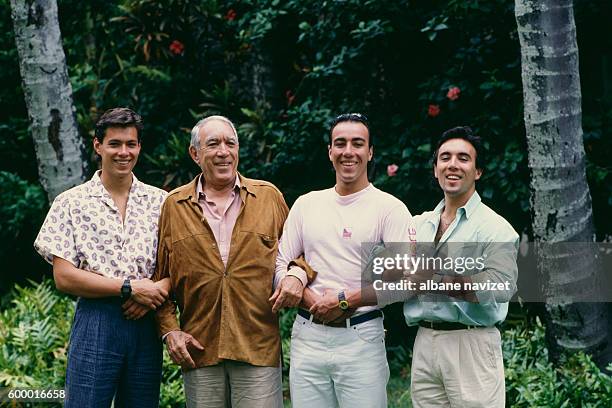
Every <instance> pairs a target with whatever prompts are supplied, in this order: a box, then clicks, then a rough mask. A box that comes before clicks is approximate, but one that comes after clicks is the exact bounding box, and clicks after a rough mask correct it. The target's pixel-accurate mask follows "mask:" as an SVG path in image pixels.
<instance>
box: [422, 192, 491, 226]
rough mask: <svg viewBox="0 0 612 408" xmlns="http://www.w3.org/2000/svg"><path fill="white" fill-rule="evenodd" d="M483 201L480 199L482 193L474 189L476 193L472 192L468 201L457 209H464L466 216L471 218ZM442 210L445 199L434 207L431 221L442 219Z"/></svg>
mask: <svg viewBox="0 0 612 408" xmlns="http://www.w3.org/2000/svg"><path fill="white" fill-rule="evenodd" d="M481 201H482V200H481V199H480V195H479V194H478V192H477V191H474V194H472V196H471V197H470V199H469V200H468V201H467V203H465V204H464V205H463V206H461V207H459V208H458V209H457V211H459V210H463V213H464V214H465V218H466V219H469V218H470V217H471V216H472V214H474V211H476V208H478V205H479V204H480V203H481ZM442 210H444V199H442V201H440V202H439V203H438V205H436V208H434V210H433V212H432V218H431V219H430V220H429V222H432V223H434V224H435V223H436V222H437V220H439V219H440V215H441V214H442Z"/></svg>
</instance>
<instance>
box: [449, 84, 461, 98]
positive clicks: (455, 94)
mask: <svg viewBox="0 0 612 408" xmlns="http://www.w3.org/2000/svg"><path fill="white" fill-rule="evenodd" d="M460 93H461V89H459V88H458V87H456V86H453V87H451V88H448V92H447V93H446V97H447V98H448V99H450V100H451V101H456V100H457V99H459V94H460Z"/></svg>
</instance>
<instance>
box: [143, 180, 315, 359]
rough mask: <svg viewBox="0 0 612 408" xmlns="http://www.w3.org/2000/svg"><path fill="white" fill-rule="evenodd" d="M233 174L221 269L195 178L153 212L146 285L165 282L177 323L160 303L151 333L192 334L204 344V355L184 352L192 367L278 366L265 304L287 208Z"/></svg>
mask: <svg viewBox="0 0 612 408" xmlns="http://www.w3.org/2000/svg"><path fill="white" fill-rule="evenodd" d="M238 176H239V177H240V186H241V187H240V198H241V200H242V204H241V208H240V213H239V215H238V218H237V220H236V224H235V226H234V229H233V232H232V237H231V245H230V252H229V257H228V260H227V267H225V266H224V265H223V261H222V260H221V255H220V253H219V249H218V246H217V243H216V241H215V237H214V235H213V232H212V230H211V228H210V226H209V225H208V222H207V221H206V218H204V217H203V216H202V210H201V209H200V207H199V205H198V197H197V196H196V183H197V181H198V179H199V178H198V177H196V178H195V180H193V181H192V182H191V183H189V184H186V185H184V186H182V187H179V188H177V189H176V190H174V191H172V192H170V194H169V195H168V198H167V199H166V201H165V203H164V205H163V207H162V211H161V216H160V223H159V234H160V235H159V249H158V254H157V263H158V264H157V269H156V272H155V275H154V277H153V279H154V280H160V279H163V278H165V277H168V276H169V277H170V282H171V288H172V289H171V291H172V296H173V297H174V299H175V301H176V305H178V308H179V311H180V323H177V319H176V307H175V304H174V303H173V302H172V301H166V302H165V303H164V304H163V305H162V306H161V307H160V308H159V309H158V311H157V315H156V317H157V322H158V326H159V332H160V335H163V334H165V333H168V332H170V331H172V330H183V331H185V332H187V333H189V334H191V335H192V336H194V337H195V338H196V339H197V340H198V341H199V342H200V343H201V344H202V345H203V346H204V351H198V350H196V349H190V353H191V355H192V358H193V360H194V361H195V363H196V366H197V367H203V366H209V365H214V364H217V363H218V362H220V361H221V360H223V359H230V360H236V361H242V362H246V363H250V364H253V365H257V366H278V365H279V359H280V336H279V330H278V318H277V316H276V315H275V314H274V313H272V308H271V306H270V304H269V303H268V298H269V297H270V296H271V294H272V284H273V279H274V267H275V260H276V253H277V249H278V239H279V237H280V235H281V232H282V229H283V223H284V222H285V219H286V218H287V214H288V212H289V210H288V208H287V204H285V200H284V198H283V195H282V194H281V192H280V191H279V190H278V189H277V188H276V187H275V186H274V185H272V184H271V183H268V182H266V181H261V180H253V179H248V178H245V177H242V176H241V175H238ZM309 272H311V271H309Z"/></svg>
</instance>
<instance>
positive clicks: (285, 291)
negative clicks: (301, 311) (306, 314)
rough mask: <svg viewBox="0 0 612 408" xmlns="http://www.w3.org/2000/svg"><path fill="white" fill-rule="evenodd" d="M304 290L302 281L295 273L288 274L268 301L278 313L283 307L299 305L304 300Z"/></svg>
mask: <svg viewBox="0 0 612 408" xmlns="http://www.w3.org/2000/svg"><path fill="white" fill-rule="evenodd" d="M303 292H304V286H303V285H302V281H301V280H299V279H298V278H297V277H295V276H293V275H287V276H285V277H284V278H283V279H282V280H281V281H280V283H279V284H278V286H277V287H276V290H275V291H274V293H273V294H272V296H271V297H270V299H268V302H270V303H271V304H272V311H273V312H274V313H276V312H278V311H279V310H280V309H282V308H283V307H296V306H298V305H299V304H300V302H301V301H302V293H303Z"/></svg>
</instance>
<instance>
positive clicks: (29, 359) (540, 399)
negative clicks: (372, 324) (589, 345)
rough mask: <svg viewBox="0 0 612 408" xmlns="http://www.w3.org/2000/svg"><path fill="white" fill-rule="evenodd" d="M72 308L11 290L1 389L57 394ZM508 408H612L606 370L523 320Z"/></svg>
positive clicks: (41, 288) (50, 293) (399, 370)
mask: <svg viewBox="0 0 612 408" xmlns="http://www.w3.org/2000/svg"><path fill="white" fill-rule="evenodd" d="M73 309H74V302H73V300H72V299H71V298H70V297H68V296H65V295H62V294H60V293H58V292H57V291H56V290H55V288H54V287H53V283H52V282H51V281H50V280H45V281H43V282H42V283H40V284H35V283H32V284H31V286H25V287H20V286H16V287H15V288H14V289H13V291H12V292H11V293H10V294H9V295H7V296H5V297H4V298H3V299H2V301H1V302H0V387H32V388H53V387H61V386H62V385H63V382H64V372H65V366H66V350H67V345H68V336H69V333H70V325H71V322H72V315H73V312H74V310H73ZM294 317H295V311H294V310H291V311H288V312H284V313H282V314H281V317H280V327H281V336H282V338H283V354H284V362H285V364H284V370H283V371H284V373H285V381H284V386H285V388H287V386H288V381H287V377H286V374H287V370H288V363H289V346H290V337H291V324H292V322H293V319H294ZM502 342H503V344H502V348H503V356H504V363H505V367H506V392H507V394H506V395H507V402H508V403H507V405H508V406H510V407H536V406H537V407H593V408H595V407H602V408H603V407H606V408H607V407H609V406H612V376H611V374H612V365H611V366H610V367H609V370H608V372H607V373H604V372H601V371H600V370H599V369H598V368H597V367H596V366H595V364H594V363H593V362H592V361H591V359H590V358H589V357H588V356H585V355H584V354H582V353H578V354H575V355H572V356H567V358H566V360H565V362H564V363H563V364H562V365H561V366H559V367H557V368H555V367H554V366H553V365H552V364H551V363H549V362H548V360H547V358H548V351H547V349H546V346H545V341H544V328H543V327H542V325H541V324H540V322H539V320H536V321H535V322H531V323H528V322H527V321H526V320H522V321H521V322H520V323H518V324H516V325H515V326H514V327H512V328H509V329H506V330H504V331H503V335H502ZM410 359H411V353H410V352H409V351H408V350H406V349H402V351H401V352H400V351H398V350H396V353H395V357H394V359H392V360H390V365H391V371H392V377H391V380H390V382H389V389H388V392H389V406H390V407H408V406H410V391H409V388H410V386H409V385H410ZM184 401H185V400H184V394H183V384H182V379H181V372H180V369H179V368H178V366H176V365H174V364H172V362H171V361H170V359H169V357H168V354H167V353H166V352H164V366H163V373H162V388H161V401H160V406H162V407H179V406H183V405H184Z"/></svg>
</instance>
